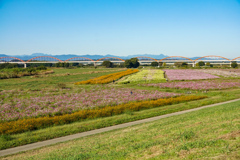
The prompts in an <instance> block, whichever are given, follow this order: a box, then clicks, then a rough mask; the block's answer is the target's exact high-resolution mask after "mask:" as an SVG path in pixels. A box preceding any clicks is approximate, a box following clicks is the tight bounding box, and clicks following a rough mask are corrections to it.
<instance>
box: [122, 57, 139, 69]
mask: <svg viewBox="0 0 240 160" xmlns="http://www.w3.org/2000/svg"><path fill="white" fill-rule="evenodd" d="M139 65H140V63H139V62H138V59H137V58H131V59H128V60H126V61H125V62H124V66H125V67H127V68H137V67H138V66H139Z"/></svg>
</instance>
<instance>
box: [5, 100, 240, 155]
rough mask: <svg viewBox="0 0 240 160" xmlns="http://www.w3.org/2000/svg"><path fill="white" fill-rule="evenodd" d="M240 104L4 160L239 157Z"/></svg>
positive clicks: (211, 109) (97, 136)
mask: <svg viewBox="0 0 240 160" xmlns="http://www.w3.org/2000/svg"><path fill="white" fill-rule="evenodd" d="M239 105H240V102H239V101H237V102H233V103H230V104H225V105H220V106H216V107H212V108H207V109H203V110H199V111H195V112H191V113H186V114H183V115H178V116H173V117H169V118H165V119H161V120H157V121H154V122H150V123H146V124H141V125H136V126H133V127H128V128H126V129H120V130H117V131H110V132H107V133H102V134H98V135H94V136H89V137H84V138H80V139H76V140H72V141H69V142H65V143H61V144H57V145H52V146H48V147H43V148H41V149H36V150H33V151H28V152H25V153H20V154H16V155H13V156H8V157H6V158H2V159H239V158H240V145H239V144H240V130H239V128H240V125H239V124H240V121H239V120H240V115H239Z"/></svg>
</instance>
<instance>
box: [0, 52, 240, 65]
mask: <svg viewBox="0 0 240 160" xmlns="http://www.w3.org/2000/svg"><path fill="white" fill-rule="evenodd" d="M134 58H138V60H139V62H140V64H151V63H152V62H157V63H166V64H168V65H172V64H174V63H175V62H186V63H188V64H190V65H192V66H193V67H194V66H195V64H196V63H198V62H200V61H203V62H205V63H207V62H209V63H211V64H220V65H224V64H229V65H231V63H232V62H233V61H235V62H237V63H238V64H240V57H236V58H234V59H228V58H225V57H222V56H216V55H210V56H203V57H200V58H197V59H190V58H187V57H183V56H170V57H166V58H163V59H155V58H151V57H144V56H140V57H134ZM106 60H108V61H111V62H113V63H115V64H120V63H123V62H125V60H124V59H121V58H118V57H104V58H101V59H98V60H93V59H90V58H86V57H72V58H69V59H67V60H65V61H64V60H60V59H58V58H56V57H52V56H38V57H34V58H31V59H29V60H25V61H24V60H22V59H19V58H16V57H0V63H18V64H24V66H25V67H26V66H27V64H28V63H59V62H60V63H64V62H65V63H83V64H94V65H95V66H96V65H100V64H102V63H103V61H106Z"/></svg>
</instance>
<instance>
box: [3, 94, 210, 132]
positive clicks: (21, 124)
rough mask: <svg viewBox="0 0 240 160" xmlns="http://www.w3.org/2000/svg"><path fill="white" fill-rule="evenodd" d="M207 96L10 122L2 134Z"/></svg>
mask: <svg viewBox="0 0 240 160" xmlns="http://www.w3.org/2000/svg"><path fill="white" fill-rule="evenodd" d="M204 98H207V96H196V95H190V96H179V97H171V98H164V99H157V100H147V101H141V102H130V103H127V104H120V105H116V106H105V107H103V108H96V109H88V110H80V111H78V112H75V113H72V114H64V115H60V116H54V117H50V116H46V117H39V118H27V119H20V120H16V121H10V122H2V123H0V134H14V133H21V132H24V131H30V130H36V129H40V128H45V127H50V126H53V125H61V124H68V123H71V122H75V121H79V120H83V119H87V118H90V119H91V118H97V117H108V116H112V115H118V114H121V113H124V112H125V111H139V110H141V109H148V108H154V107H159V106H164V105H170V104H177V103H180V102H187V101H192V100H198V99H204Z"/></svg>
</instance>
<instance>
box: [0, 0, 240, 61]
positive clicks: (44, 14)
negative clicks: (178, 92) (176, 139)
mask: <svg viewBox="0 0 240 160" xmlns="http://www.w3.org/2000/svg"><path fill="white" fill-rule="evenodd" d="M32 53H45V54H52V55H59V54H77V55H83V54H90V55H91V54H102V55H106V54H113V55H118V56H126V55H134V54H155V55H157V54H165V55H169V56H186V57H194V56H206V55H219V56H224V57H227V58H235V57H238V56H240V0H0V54H7V55H23V54H32Z"/></svg>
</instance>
